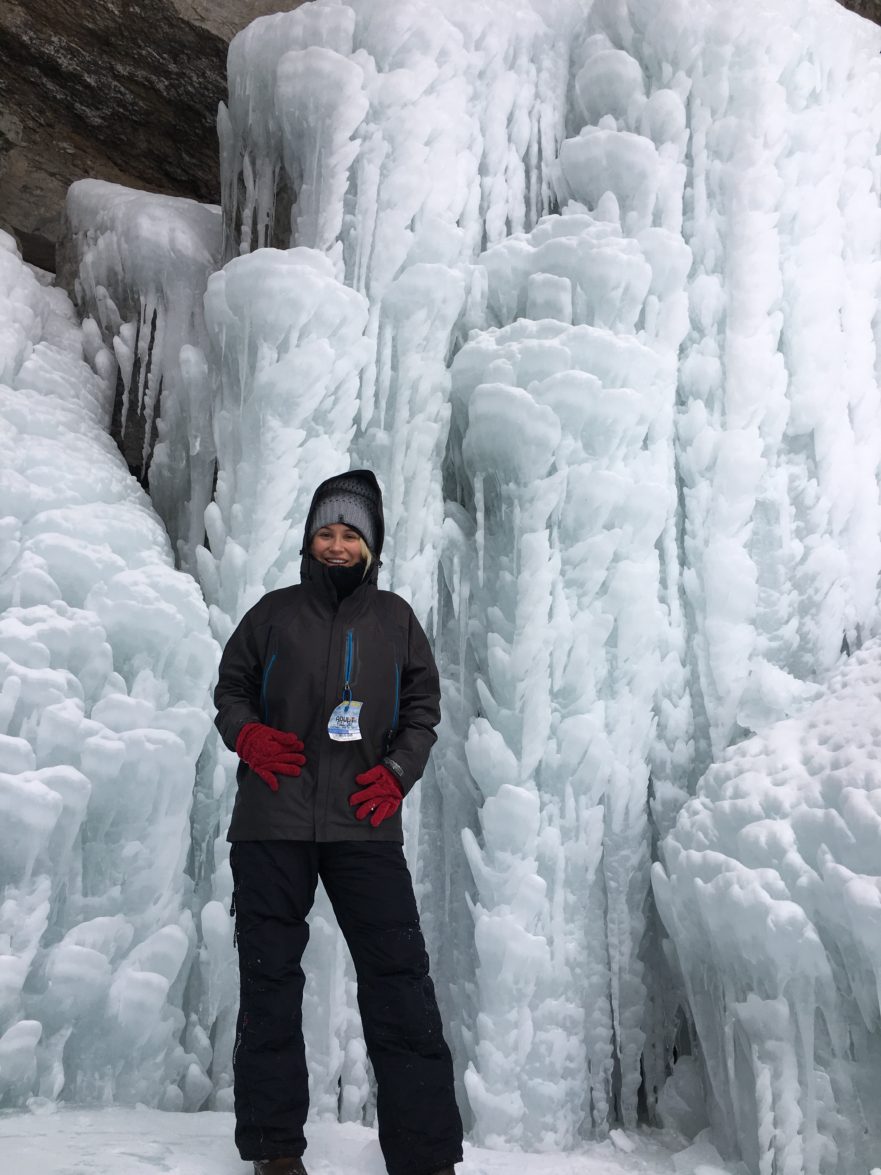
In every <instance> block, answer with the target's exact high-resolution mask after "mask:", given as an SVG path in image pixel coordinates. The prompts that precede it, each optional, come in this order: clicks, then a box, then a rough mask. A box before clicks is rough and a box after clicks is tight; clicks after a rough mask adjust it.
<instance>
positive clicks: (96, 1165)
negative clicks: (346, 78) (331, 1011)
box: [0, 1109, 743, 1175]
mask: <svg viewBox="0 0 881 1175" xmlns="http://www.w3.org/2000/svg"><path fill="white" fill-rule="evenodd" d="M308 1137H309V1149H308V1151H307V1152H306V1155H305V1156H304V1161H305V1162H306V1163H307V1165H308V1170H309V1175H355V1173H356V1172H357V1175H385V1164H384V1163H383V1161H382V1154H381V1153H380V1150H379V1143H378V1142H377V1138H376V1132H375V1131H374V1130H370V1129H368V1128H367V1127H365V1126H357V1125H355V1124H354V1123H351V1122H348V1123H343V1124H338V1123H333V1122H316V1123H313V1124H311V1125H310V1126H309V1128H308ZM681 1147H682V1142H681V1140H679V1141H677V1139H676V1138H675V1137H674V1136H672V1135H665V1134H661V1133H659V1132H657V1131H650V1132H646V1133H642V1132H639V1133H636V1134H627V1135H625V1134H623V1133H622V1132H621V1131H617V1130H616V1131H613V1132H612V1136H611V1139H610V1140H609V1141H607V1142H602V1143H593V1144H587V1145H585V1147H584V1148H583V1150H581V1151H579V1152H578V1153H576V1154H566V1155H562V1154H550V1155H537V1154H520V1153H518V1154H516V1155H514V1154H512V1153H511V1152H509V1151H488V1150H483V1149H482V1148H480V1147H475V1146H468V1145H467V1144H466V1146H465V1162H464V1163H463V1164H462V1165H461V1166H460V1167H458V1169H457V1172H456V1175H503V1173H505V1175H509V1173H510V1172H511V1170H512V1168H514V1167H515V1166H516V1169H517V1172H518V1175H738V1173H739V1172H740V1171H742V1170H743V1168H741V1167H739V1166H736V1165H735V1166H725V1165H723V1164H722V1163H721V1162H720V1159H719V1155H718V1153H717V1152H716V1150H715V1149H714V1148H713V1147H712V1146H711V1145H710V1144H709V1143H708V1142H705V1141H704V1140H703V1139H702V1138H701V1139H698V1140H697V1141H696V1142H695V1143H693V1144H692V1145H691V1146H688V1147H687V1149H685V1150H681V1149H678V1148H681ZM0 1155H2V1160H3V1171H4V1172H15V1173H16V1175H18V1173H19V1172H20V1173H22V1175H24V1173H25V1172H27V1175H80V1173H81V1172H82V1173H86V1172H88V1175H247V1173H248V1172H250V1171H251V1164H250V1163H243V1162H241V1160H240V1159H239V1158H238V1156H237V1154H236V1151H235V1147H234V1145H233V1117H232V1114H223V1113H203V1114H166V1113H163V1112H162V1111H161V1110H147V1109H139V1110H123V1109H103V1110H73V1109H71V1110H57V1111H55V1112H48V1113H46V1112H43V1113H40V1112H38V1113H30V1114H21V1113H8V1114H3V1115H0Z"/></svg>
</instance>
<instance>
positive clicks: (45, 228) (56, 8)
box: [0, 0, 300, 270]
mask: <svg viewBox="0 0 881 1175" xmlns="http://www.w3.org/2000/svg"><path fill="white" fill-rule="evenodd" d="M299 2H300V0H293V2H291V0H92V3H90V4H85V5H80V4H70V3H66V2H65V0H3V3H2V4H0V228H4V229H6V230H7V231H9V232H12V233H14V234H15V236H16V237H17V238H18V241H19V245H20V247H21V249H22V253H23V255H24V257H25V260H27V261H30V262H32V263H33V264H35V265H39V266H40V267H41V268H43V269H49V270H54V268H55V260H54V257H55V241H56V239H57V235H58V229H59V225H60V218H61V211H62V207H63V203H64V196H65V193H66V191H67V188H68V186H69V185H70V184H71V183H72V182H73V181H74V180H76V179H81V178H85V177H94V178H100V179H106V180H112V181H114V182H116V183H119V184H125V185H126V186H128V187H133V188H145V189H147V190H150V191H154V192H162V193H167V194H169V195H179V196H190V197H192V198H194V199H197V200H203V201H208V202H216V201H217V200H218V199H219V187H218V161H217V133H216V130H215V118H216V114H217V104H218V102H219V101H220V100H221V98H223V96H224V94H225V92H226V49H227V44H228V43H229V40H230V39H231V38H232V36H233V35H234V34H235V33H236V32H237V31H238V30H239V29H241V28H244V26H245V25H246V24H249V23H250V22H251V21H252V20H254V19H255V18H256V17H258V16H264V15H265V14H267V13H269V12H278V11H280V10H284V9H290V8H296V7H297V4H298V3H299Z"/></svg>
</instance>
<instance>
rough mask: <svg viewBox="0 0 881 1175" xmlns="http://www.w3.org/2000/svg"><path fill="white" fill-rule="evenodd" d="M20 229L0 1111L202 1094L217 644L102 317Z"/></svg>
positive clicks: (3, 476) (168, 1101)
mask: <svg viewBox="0 0 881 1175" xmlns="http://www.w3.org/2000/svg"><path fill="white" fill-rule="evenodd" d="M9 244H10V240H9V238H7V237H6V236H5V234H4V235H3V236H2V239H0V318H3V319H5V322H6V324H7V325H6V328H5V330H4V332H3V334H2V336H0V371H2V373H3V380H4V382H3V383H2V384H0V503H2V510H0V514H2V515H3V516H0V608H3V609H5V610H4V611H3V612H2V614H0V892H2V903H0V1104H3V1103H6V1104H9V1103H19V1102H21V1101H23V1100H25V1099H27V1098H28V1097H29V1096H31V1095H33V1094H39V1095H40V1096H42V1097H46V1098H50V1099H54V1098H56V1097H57V1096H58V1095H59V1094H60V1093H61V1092H62V1091H63V1092H64V1094H65V1096H70V1097H76V1098H80V1099H98V1100H102V1101H104V1100H109V1099H111V1098H113V1097H116V1098H118V1099H119V1100H122V1101H131V1102H135V1101H139V1102H147V1103H149V1104H153V1105H163V1106H166V1107H170V1108H175V1107H179V1106H183V1105H184V1104H189V1105H190V1106H195V1105H198V1104H199V1102H200V1101H201V1100H202V1099H203V1098H204V1096H205V1088H204V1087H205V1078H204V1076H203V1077H202V1080H201V1083H200V1082H198V1081H196V1080H194V1078H193V1077H192V1076H191V1075H190V1073H189V1070H190V1069H191V1068H192V1066H193V1064H194V1061H195V1058H194V1057H193V1056H190V1055H187V1054H186V1053H185V1051H184V1049H183V1048H182V1047H181V1046H180V1044H179V1042H178V1038H179V1036H180V1034H181V1030H182V1027H183V1019H184V1018H183V1014H182V1012H181V1010H180V1008H181V1000H182V995H183V985H184V983H185V981H186V976H187V971H188V967H189V961H190V958H191V955H192V950H193V943H194V940H195V935H194V931H193V927H192V918H191V915H190V913H189V910H188V909H187V904H188V887H189V882H188V880H187V878H186V877H185V875H184V865H185V862H186V855H187V850H188V843H189V810H190V801H191V796H192V790H193V775H194V771H195V763H196V759H197V757H198V755H199V753H200V750H201V747H202V744H203V742H204V739H205V734H206V731H207V728H208V724H209V720H208V716H207V713H206V708H207V707H206V693H207V689H208V685H209V682H210V680H211V677H212V675H213V672H214V667H215V664H216V645H215V643H214V641H213V640H212V638H211V637H210V636H209V634H208V617H207V610H206V608H205V605H204V602H203V601H202V598H201V596H200V594H199V591H198V588H197V587H196V585H195V583H194V582H193V581H192V579H190V577H189V576H187V575H184V574H182V573H181V572H178V571H175V570H174V567H173V562H172V556H171V549H170V545H169V542H168V538H167V536H166V534H165V531H164V529H163V527H162V525H161V523H160V522H159V520H158V519H157V518H156V516H155V514H154V513H153V511H152V510H151V508H150V504H149V500H148V499H147V497H146V495H145V494H144V493H143V491H142V490H141V489H140V487H139V486H138V484H137V482H136V481H135V480H134V478H132V477H131V476H130V474H129V473H128V471H127V469H126V466H125V462H124V461H123V459H122V456H121V455H120V453H119V451H118V449H117V448H116V446H115V445H114V443H113V442H112V441H111V439H110V437H109V436H108V434H107V431H106V428H107V423H108V419H109V413H110V406H111V404H112V396H113V387H112V384H111V383H110V381H109V380H108V379H107V378H105V377H106V374H107V373H108V371H109V370H110V369H109V368H108V364H107V358H108V357H107V355H106V352H104V351H103V350H102V348H101V344H100V340H99V339H98V337H97V330H96V329H94V324H92V328H91V329H90V328H88V327H87V328H86V329H85V330H83V329H81V328H80V327H79V325H78V324H77V322H76V319H75V317H74V315H73V310H72V307H71V305H70V302H69V301H68V299H67V298H66V296H65V295H64V294H63V293H62V292H61V291H59V290H56V289H51V288H43V287H41V286H40V285H39V283H38V282H37V281H36V279H35V278H34V277H33V275H32V274H31V273H30V272H29V271H28V269H27V268H26V267H25V266H24V265H23V264H22V262H21V260H20V258H19V257H18V255H17V253H16V252H15V250H14V248H10V247H8V246H9ZM7 300H8V301H7ZM7 305H11V307H12V308H13V310H14V313H11V314H9V315H7V314H6V313H5V310H6V308H7ZM84 349H85V351H86V353H87V354H89V355H90V356H91V358H92V360H93V363H92V364H91V365H90V364H89V363H87V362H86V361H85V360H84V358H83V352H84ZM111 366H112V365H111ZM96 369H97V371H102V372H104V373H105V377H102V376H101V375H99V374H96ZM197 1068H198V1066H197ZM185 1076H186V1079H187V1080H186V1082H185V1083H184V1090H185V1091H189V1094H188V1093H186V1092H182V1090H181V1088H179V1086H178V1082H179V1081H182V1080H183V1079H184V1077H185Z"/></svg>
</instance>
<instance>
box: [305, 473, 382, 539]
mask: <svg viewBox="0 0 881 1175" xmlns="http://www.w3.org/2000/svg"><path fill="white" fill-rule="evenodd" d="M378 511H379V503H378V502H377V501H376V497H375V495H374V494H373V492H372V491H371V489H370V486H369V485H368V484H367V483H366V481H365V480H364V479H363V478H360V477H347V476H346V475H345V474H342V475H341V476H340V477H334V478H331V479H330V480H329V481H327V482H325V483H324V485H323V486H322V488H321V492H320V494H319V496H318V497H317V499H316V501H315V503H314V506H313V510H312V513H311V514H310V516H309V526H308V530H309V533H308V536H307V542H310V543H311V542H312V539H313V537H314V536H315V532H316V531H319V530H321V528H322V526H331V525H333V523H335V522H341V523H343V524H344V525H345V526H351V528H352V530H357V531H358V533H359V534H360V535H361V537H362V538H363V539H364V542H365V543H366V544H367V546H368V547H369V548H370V551H371V553H374V554H375V552H376V543H377V537H378V529H379V528H378V526H377V520H378V519H377V515H378Z"/></svg>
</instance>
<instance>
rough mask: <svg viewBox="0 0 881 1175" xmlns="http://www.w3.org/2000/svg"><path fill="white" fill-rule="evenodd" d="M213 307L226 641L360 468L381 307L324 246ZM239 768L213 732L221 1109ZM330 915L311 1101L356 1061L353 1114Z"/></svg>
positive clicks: (359, 1096)
mask: <svg viewBox="0 0 881 1175" xmlns="http://www.w3.org/2000/svg"><path fill="white" fill-rule="evenodd" d="M205 316H206V323H207V329H208V334H209V339H210V344H211V348H212V350H211V352H210V355H209V360H210V362H211V363H212V364H213V365H214V366H215V367H216V370H217V371H218V383H219V386H218V392H217V401H216V405H215V412H214V427H215V445H216V450H217V485H216V490H215V496H214V501H213V502H212V503H211V505H210V506H209V508H208V510H207V511H206V515H205V523H206V528H207V532H208V547H207V548H202V549H200V550H199V552H198V568H199V575H200V580H201V583H202V587H203V590H204V592H205V595H206V598H207V599H208V602H209V610H210V616H211V623H212V627H213V629H214V631H215V633H216V634H217V637H218V639H219V640H220V641H221V643H223V642H224V641H225V640H226V639H227V637H228V636H229V634H230V632H231V631H232V628H233V627H234V625H235V624H236V623H238V621H239V620H240V619H241V617H242V616H243V615H244V613H245V611H247V609H248V608H249V607H250V606H251V605H252V604H254V603H256V601H257V600H258V599H259V598H260V596H262V595H263V593H264V592H265V591H268V590H271V589H273V588H278V587H284V586H287V585H289V584H291V583H294V582H296V581H297V579H298V577H299V569H300V549H301V545H302V539H303V527H304V524H305V521H306V512H307V509H308V506H309V501H310V499H311V496H312V493H313V491H314V489H315V487H316V486H317V485H318V483H319V482H321V481H323V480H324V479H325V478H327V477H330V476H331V475H333V474H336V473H340V472H342V471H344V470H345V469H347V468H348V467H349V446H350V443H351V438H352V434H353V432H354V429H355V417H356V412H357V407H358V389H359V377H360V371H361V368H362V366H363V364H364V363H365V361H366V360H367V358H368V355H369V349H368V346H367V344H366V343H365V340H364V338H363V331H364V326H365V322H366V318H367V310H366V306H365V303H364V299H363V298H362V297H361V295H360V294H358V293H356V292H355V291H353V290H351V289H348V288H346V287H345V286H343V285H342V284H341V283H340V282H339V281H338V279H337V278H336V277H335V275H334V266H333V263H332V261H331V260H330V259H329V258H328V257H327V256H326V255H324V254H323V253H320V252H317V251H315V250H311V249H306V248H296V249H290V250H285V251H282V250H277V249H261V250H258V251H257V252H255V253H253V254H250V255H248V256H243V257H238V258H235V259H234V260H233V261H231V262H229V264H228V265H226V266H225V267H224V269H222V270H221V271H220V272H218V273H216V274H214V275H213V276H212V277H211V279H210V280H209V283H208V291H207V294H206V298H205ZM209 360H206V358H205V357H204V356H203V355H201V353H199V352H196V351H195V350H194V352H193V355H192V357H191V362H192V363H194V364H196V363H198V364H203V365H204V364H206V363H207V362H208V361H209ZM234 767H235V760H234V756H232V755H231V754H230V753H229V752H228V751H226V749H225V748H223V747H222V746H221V745H220V743H219V740H218V739H217V738H216V736H214V735H212V738H211V740H210V742H209V746H208V749H207V751H206V755H205V757H204V759H203V762H202V764H201V770H200V777H199V782H198V787H197V794H196V812H195V815H194V826H193V839H194V853H195V856H196V860H197V863H198V864H197V868H196V880H197V884H198V885H199V886H200V892H201V893H202V896H203V899H207V900H206V904H205V906H204V908H203V910H202V915H201V929H202V946H201V956H200V963H201V978H202V983H201V993H200V996H199V1000H198V1006H199V1020H200V1022H201V1023H202V1024H203V1025H204V1026H205V1027H206V1028H209V1029H210V1030H211V1031H212V1033H213V1034H214V1036H215V1038H216V1039H217V1040H219V1041H220V1042H221V1044H220V1046H219V1047H215V1055H214V1068H213V1070H212V1077H213V1079H214V1082H215V1087H216V1089H217V1097H216V1098H215V1105H217V1106H218V1107H219V1108H230V1095H231V1089H230V1080H231V1052H232V1043H233V1033H234V1019H235V1010H236V1005H237V1001H238V983H237V973H236V962H235V954H234V951H233V946H232V936H231V931H230V924H229V917H228V915H227V912H226V911H227V907H228V906H229V897H230V892H231V878H230V873H229V863H228V846H227V844H226V842H225V839H224V837H225V833H226V828H227V826H228V823H229V816H230V813H231V809H232V802H233V797H234V795H235V786H236V785H235V778H234ZM332 924H333V916H332V913H331V911H330V906H329V903H328V902H327V899H326V897H325V896H324V894H323V891H322V892H321V895H320V897H319V900H318V902H317V903H316V908H315V912H314V914H313V920H312V930H313V933H312V941H311V943H310V946H309V959H308V962H307V973H308V975H309V982H308V986H307V993H306V1004H307V1006H309V1007H311V1008H312V1009H313V1011H314V1013H315V1014H314V1015H311V1016H309V1017H307V1048H308V1050H309V1059H310V1066H311V1074H312V1079H313V1087H312V1089H313V1098H312V1101H313V1108H314V1111H315V1112H316V1113H318V1114H328V1113H333V1114H336V1113H337V1109H338V1102H339V1085H340V1079H341V1074H342V1081H343V1086H344V1096H343V1102H344V1105H345V1106H346V1107H348V1109H349V1110H350V1112H351V1114H352V1116H355V1112H356V1111H357V1113H358V1114H360V1111H361V1108H362V1106H363V1103H364V1100H365V1098H366V1075H365V1073H364V1060H363V1042H360V1045H359V1042H358V1041H355V1042H354V1043H351V1044H347V1043H346V1041H347V1037H348V1036H349V1035H350V1034H351V1019H352V1008H353V1007H354V1003H353V1000H352V994H351V991H349V990H347V978H346V969H345V963H344V955H343V950H344V948H343V946H342V943H341V940H339V937H338V936H337V935H334V934H333V933H332V932H331V930H330V927H331V925H332ZM346 1049H348V1055H347V1058H346V1057H344V1052H345V1050H346ZM344 1059H346V1060H347V1066H348V1067H347V1068H346V1069H344V1068H343V1062H344ZM350 1087H351V1088H350ZM350 1103H354V1108H353V1106H352V1105H351V1104H350Z"/></svg>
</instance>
